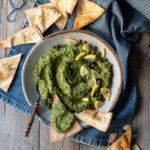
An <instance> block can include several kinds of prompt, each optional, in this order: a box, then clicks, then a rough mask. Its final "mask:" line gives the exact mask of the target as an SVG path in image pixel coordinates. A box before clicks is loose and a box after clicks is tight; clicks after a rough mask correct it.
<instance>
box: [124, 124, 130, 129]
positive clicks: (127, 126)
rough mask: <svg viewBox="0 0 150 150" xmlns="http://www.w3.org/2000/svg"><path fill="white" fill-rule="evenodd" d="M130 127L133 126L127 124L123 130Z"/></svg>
mask: <svg viewBox="0 0 150 150" xmlns="http://www.w3.org/2000/svg"><path fill="white" fill-rule="evenodd" d="M129 128H131V125H128V124H127V125H125V126H124V127H123V130H125V131H127V130H128V129H129Z"/></svg>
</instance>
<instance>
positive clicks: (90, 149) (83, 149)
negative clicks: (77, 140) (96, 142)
mask: <svg viewBox="0 0 150 150" xmlns="http://www.w3.org/2000/svg"><path fill="white" fill-rule="evenodd" d="M106 149H107V148H99V147H95V146H86V145H83V144H80V150H106Z"/></svg>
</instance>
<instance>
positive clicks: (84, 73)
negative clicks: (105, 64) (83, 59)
mask: <svg viewBox="0 0 150 150" xmlns="http://www.w3.org/2000/svg"><path fill="white" fill-rule="evenodd" d="M86 74H88V70H87V69H86V67H85V66H84V65H82V66H81V68H80V75H81V76H82V77H83V76H85V75H86Z"/></svg>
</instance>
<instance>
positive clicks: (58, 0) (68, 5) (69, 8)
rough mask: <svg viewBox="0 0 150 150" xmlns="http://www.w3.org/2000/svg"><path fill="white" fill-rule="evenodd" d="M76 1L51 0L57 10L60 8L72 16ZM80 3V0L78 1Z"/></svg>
mask: <svg viewBox="0 0 150 150" xmlns="http://www.w3.org/2000/svg"><path fill="white" fill-rule="evenodd" d="M77 1H78V0H52V2H54V3H55V4H57V6H58V7H59V8H62V9H63V10H65V11H66V12H67V13H69V14H72V12H73V10H74V8H75V6H76V4H77ZM79 1H80V0H79Z"/></svg>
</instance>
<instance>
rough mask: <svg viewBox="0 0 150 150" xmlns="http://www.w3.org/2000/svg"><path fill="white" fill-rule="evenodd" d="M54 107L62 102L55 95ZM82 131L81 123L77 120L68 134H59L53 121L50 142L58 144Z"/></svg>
mask: <svg viewBox="0 0 150 150" xmlns="http://www.w3.org/2000/svg"><path fill="white" fill-rule="evenodd" d="M53 100H54V101H53V107H54V106H55V105H56V104H57V103H58V102H60V100H59V98H58V96H57V95H55V96H54V97H53ZM81 130H82V128H81V126H80V125H79V123H78V122H77V121H76V120H75V121H74V123H73V125H72V127H71V128H70V129H69V130H68V131H67V132H66V133H58V132H57V131H56V130H55V127H54V124H53V120H52V119H51V126H50V140H51V142H56V141H59V140H63V139H65V138H67V137H68V136H72V135H74V134H76V133H78V132H80V131H81Z"/></svg>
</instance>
